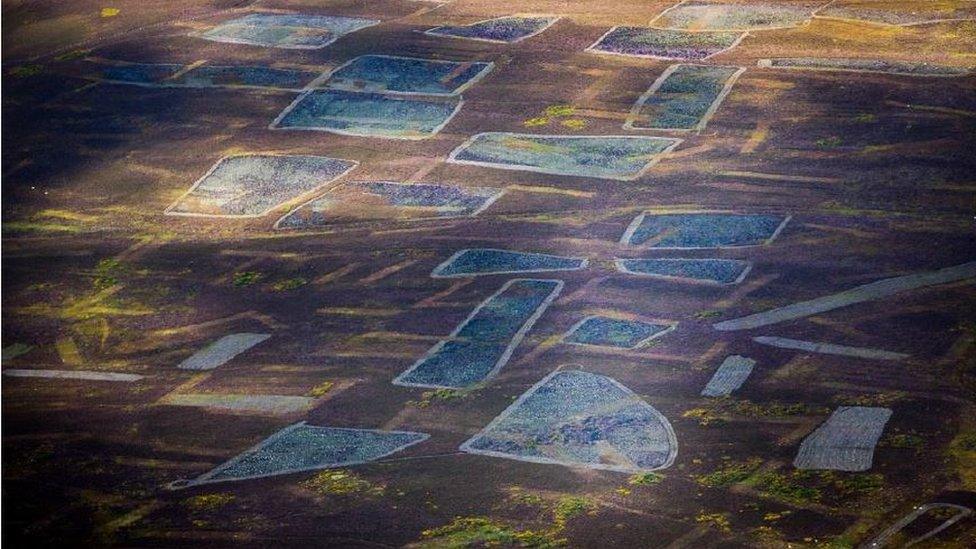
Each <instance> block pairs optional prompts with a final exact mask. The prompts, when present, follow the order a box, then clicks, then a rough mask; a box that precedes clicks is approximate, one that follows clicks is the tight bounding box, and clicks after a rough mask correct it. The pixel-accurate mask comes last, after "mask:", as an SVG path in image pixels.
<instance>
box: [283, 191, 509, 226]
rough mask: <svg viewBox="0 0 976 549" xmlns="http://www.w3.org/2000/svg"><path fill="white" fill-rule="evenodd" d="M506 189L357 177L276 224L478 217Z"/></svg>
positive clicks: (317, 224)
mask: <svg viewBox="0 0 976 549" xmlns="http://www.w3.org/2000/svg"><path fill="white" fill-rule="evenodd" d="M504 193H505V189H496V188H492V187H459V186H456V185H437V184H430V183H410V184H408V183H394V182H392V181H354V182H349V183H343V184H340V185H338V186H336V187H334V188H332V189H330V190H329V191H328V192H327V193H325V194H324V195H322V196H321V197H319V198H316V199H314V200H312V201H311V202H308V203H306V204H303V205H302V206H301V207H300V208H297V209H295V210H293V211H291V212H289V213H287V214H286V215H285V216H284V217H282V218H281V219H279V220H278V222H277V223H276V224H275V228H276V229H309V228H315V227H325V226H328V225H333V224H342V223H352V222H356V221H373V220H384V219H388V220H420V219H447V218H452V217H467V216H475V215H478V214H479V213H481V212H482V211H483V210H484V209H485V208H487V207H488V206H490V205H491V204H492V203H493V202H494V201H495V200H498V199H499V198H500V197H501V196H502V195H503V194H504Z"/></svg>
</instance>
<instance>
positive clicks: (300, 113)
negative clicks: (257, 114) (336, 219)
mask: <svg viewBox="0 0 976 549" xmlns="http://www.w3.org/2000/svg"><path fill="white" fill-rule="evenodd" d="M460 108H461V99H460V98H458V97H423V98H421V97H399V96H396V95H384V94H379V93H361V92H351V91H345V90H329V89H322V90H312V91H309V92H306V93H304V94H302V95H301V96H300V97H299V98H298V99H296V100H295V102H294V103H292V104H291V105H289V106H288V108H286V109H285V111H284V112H282V113H281V115H280V116H279V117H278V119H277V120H275V122H273V123H272V125H271V127H272V128H282V129H291V130H322V131H328V132H332V133H338V134H342V135H355V136H360V137H389V138H395V139H426V138H428V137H431V136H433V135H434V134H436V133H437V132H438V131H440V129H441V128H442V127H444V126H445V125H446V124H447V123H448V121H450V119H451V117H453V116H454V114H455V113H456V112H457V111H458V110H459V109H460Z"/></svg>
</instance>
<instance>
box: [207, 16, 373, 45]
mask: <svg viewBox="0 0 976 549" xmlns="http://www.w3.org/2000/svg"><path fill="white" fill-rule="evenodd" d="M378 23H379V21H377V20H375V19H360V18H356V17H338V16H328V15H297V14H295V15H277V14H261V13H254V14H250V15H246V16H244V17H239V18H237V19H231V20H230V21H226V22H224V23H222V24H220V25H218V26H216V27H214V28H212V29H210V30H208V31H205V32H203V33H201V34H200V37H201V38H204V39H206V40H212V41H214V42H228V43H232V44H249V45H253V46H267V47H273V48H289V49H316V48H322V47H325V46H328V45H329V44H331V43H332V42H334V41H336V40H337V39H339V38H340V37H341V36H344V35H346V34H349V33H351V32H355V31H357V30H359V29H363V28H366V27H371V26H373V25H376V24H378Z"/></svg>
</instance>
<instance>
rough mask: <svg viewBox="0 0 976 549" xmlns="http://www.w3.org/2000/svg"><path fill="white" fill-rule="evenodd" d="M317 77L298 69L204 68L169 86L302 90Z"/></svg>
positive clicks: (175, 79)
mask: <svg viewBox="0 0 976 549" xmlns="http://www.w3.org/2000/svg"><path fill="white" fill-rule="evenodd" d="M316 77H318V73H314V72H311V71H303V70H297V69H278V68H273V67H253V66H217V65H203V66H200V67H197V68H195V69H191V70H189V71H187V72H186V73H184V74H183V75H181V76H179V77H177V78H174V79H172V80H170V81H169V82H168V84H171V85H174V86H187V87H192V88H220V87H236V86H241V87H252V88H280V89H290V90H299V89H302V88H304V87H305V86H306V85H308V84H309V83H310V82H311V81H312V80H314V79H315V78H316Z"/></svg>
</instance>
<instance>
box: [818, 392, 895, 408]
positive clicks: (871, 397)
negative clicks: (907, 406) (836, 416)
mask: <svg viewBox="0 0 976 549" xmlns="http://www.w3.org/2000/svg"><path fill="white" fill-rule="evenodd" d="M907 397H908V393H906V392H904V391H884V392H881V393H868V394H861V395H838V396H836V397H834V402H836V403H837V404H841V405H844V406H884V407H885V408H887V407H890V406H892V405H893V404H895V403H898V402H901V401H902V400H905V399H906V398H907Z"/></svg>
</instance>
